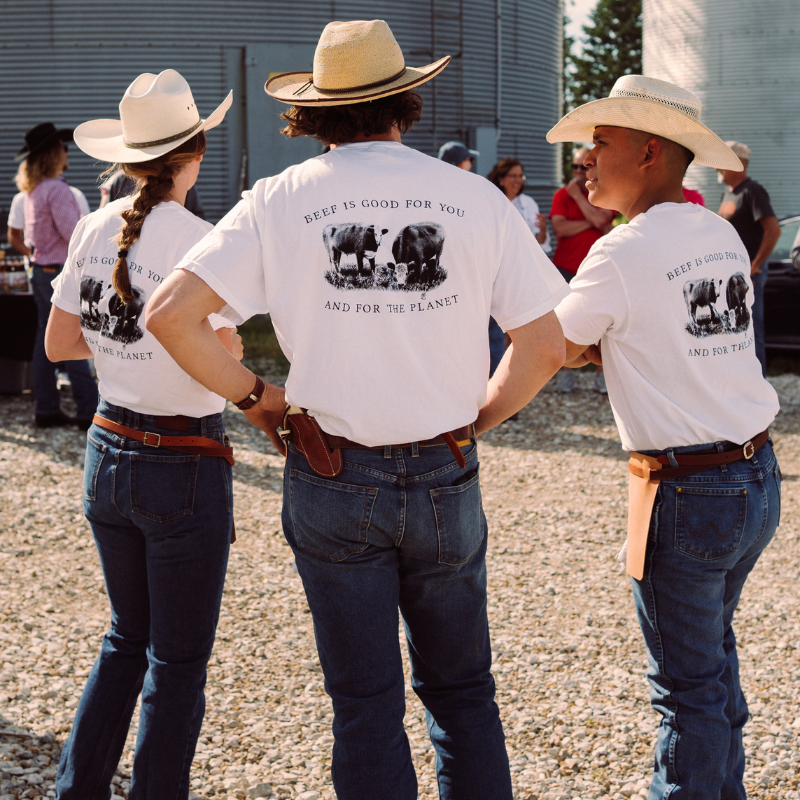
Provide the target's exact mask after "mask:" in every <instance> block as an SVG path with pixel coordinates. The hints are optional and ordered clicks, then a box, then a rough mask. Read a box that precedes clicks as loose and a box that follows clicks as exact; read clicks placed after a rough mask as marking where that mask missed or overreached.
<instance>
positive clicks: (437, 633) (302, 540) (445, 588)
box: [283, 444, 512, 800]
mask: <svg viewBox="0 0 800 800" xmlns="http://www.w3.org/2000/svg"><path fill="white" fill-rule="evenodd" d="M463 452H464V454H465V457H466V460H467V466H466V469H463V470H462V469H461V468H460V467H459V466H458V464H457V463H456V462H455V460H454V458H453V455H452V453H451V452H450V451H449V450H448V448H447V447H445V446H434V447H422V448H419V450H418V453H417V452H415V450H412V449H410V448H409V449H400V448H389V449H381V450H357V449H345V450H344V471H343V472H342V474H341V475H340V476H339V477H337V478H334V479H327V478H319V477H317V476H316V475H315V474H314V473H313V472H312V471H311V469H310V468H309V466H308V464H307V463H306V459H305V457H304V456H303V455H302V454H300V453H298V452H297V450H295V449H294V447H293V446H292V445H290V446H289V455H288V459H287V464H286V472H285V477H284V504H283V527H284V532H285V535H286V539H287V541H288V542H289V544H290V545H291V547H292V550H293V551H294V554H295V557H296V560H297V569H298V571H299V573H300V577H301V578H302V580H303V586H304V588H305V592H306V597H307V598H308V604H309V607H310V609H311V613H312V616H313V620H314V634H315V636H316V641H317V650H318V653H319V658H320V663H321V665H322V670H323V672H324V674H325V690H326V691H327V692H328V694H329V695H330V697H331V699H332V701H333V711H334V721H333V733H334V738H335V741H334V745H333V757H332V764H331V773H332V777H333V784H334V787H335V789H336V796H337V797H338V798H339V800H365V798H380V800H416V797H417V779H416V775H415V774H414V767H413V765H412V762H411V752H410V750H409V744H408V738H407V737H406V733H405V730H404V728H403V716H404V714H405V689H404V681H403V666H402V659H401V652H400V643H399V640H398V636H397V626H398V608H399V609H400V613H401V614H402V619H403V624H404V626H405V634H406V640H407V644H408V652H409V658H410V662H411V674H412V686H413V688H414V691H415V692H416V694H417V696H418V697H419V698H420V700H422V702H423V704H424V705H425V709H426V715H427V720H428V733H429V734H430V737H431V741H432V742H433V746H434V749H435V751H436V773H437V776H438V782H439V796H440V798H442V800H472V799H473V798H474V800H511V797H512V791H511V776H510V771H509V764H508V756H507V754H506V749H505V737H504V734H503V727H502V724H501V722H500V715H499V711H498V708H497V705H496V703H495V701H494V695H495V685H494V679H493V678H492V675H491V672H490V668H491V658H492V653H491V647H490V642H489V623H488V619H487V615H486V563H485V556H486V543H487V534H488V531H487V525H486V517H485V516H484V513H483V507H482V504H481V490H480V482H479V477H478V474H477V471H478V453H477V448H476V447H475V445H474V444H471V445H469V446H468V447H465V448H464V449H463ZM459 481H463V482H460V483H459Z"/></svg>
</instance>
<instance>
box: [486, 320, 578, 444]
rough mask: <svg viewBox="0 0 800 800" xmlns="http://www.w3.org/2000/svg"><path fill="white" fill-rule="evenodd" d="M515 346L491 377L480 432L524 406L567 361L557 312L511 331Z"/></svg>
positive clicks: (509, 349)
mask: <svg viewBox="0 0 800 800" xmlns="http://www.w3.org/2000/svg"><path fill="white" fill-rule="evenodd" d="M508 333H509V336H510V337H511V346H510V347H509V348H508V350H506V353H505V355H504V356H503V360H502V361H501V362H500V364H499V366H498V367H497V369H496V370H495V373H494V375H493V376H492V378H491V380H490V381H489V386H488V391H487V396H486V402H485V403H484V405H483V408H481V410H480V412H479V414H478V419H477V422H476V423H475V429H476V432H477V433H478V434H481V433H485V432H486V431H488V430H490V429H491V428H493V427H495V426H496V425H499V424H500V423H501V422H502V421H503V420H505V419H508V417H510V416H511V415H512V414H515V413H516V412H517V411H519V410H520V409H521V408H524V407H525V406H526V405H527V404H528V403H529V402H530V401H531V400H532V399H533V398H534V397H535V396H536V395H537V394H538V393H539V391H540V390H541V389H542V387H543V386H544V385H545V384H546V383H547V381H549V380H550V378H552V377H553V375H555V373H556V372H557V371H558V370H559V368H560V367H561V366H562V365H563V363H564V337H563V333H562V332H561V325H560V324H559V322H558V319H557V318H556V315H555V313H554V312H552V311H551V312H550V313H549V314H545V316H544V317H540V318H539V319H537V320H534V321H533V322H530V323H528V325H523V326H522V327H521V328H517V329H515V330H511V331H509V332H508Z"/></svg>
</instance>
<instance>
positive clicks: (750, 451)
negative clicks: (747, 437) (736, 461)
mask: <svg viewBox="0 0 800 800" xmlns="http://www.w3.org/2000/svg"><path fill="white" fill-rule="evenodd" d="M755 454H756V447H755V445H754V444H753V442H752V440H751V441H749V442H745V443H744V445H743V446H742V455H743V456H744V457H745V458H746V459H747V460H750V459H751V458H752V457H753V456H754V455H755Z"/></svg>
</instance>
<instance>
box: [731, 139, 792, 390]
mask: <svg viewBox="0 0 800 800" xmlns="http://www.w3.org/2000/svg"><path fill="white" fill-rule="evenodd" d="M725 144H727V145H728V147H730V148H731V150H733V152H734V153H736V155H737V156H738V157H739V160H740V161H741V162H742V164H743V165H744V169H743V170H742V171H741V172H734V171H733V170H729V169H718V170H717V180H718V181H719V182H720V183H724V184H726V185H727V187H728V188H727V189H726V191H725V194H723V196H722V202H721V203H720V206H719V215H720V216H721V217H723V218H724V219H727V220H728V222H730V223H731V225H733V227H734V228H736V233H738V234H739V238H740V239H741V240H742V244H744V246H745V249H746V250H747V255H748V256H749V257H750V279H751V280H752V281H753V333H754V334H755V339H756V355H757V356H758V360H759V361H760V362H761V372H762V373H763V374H764V375H766V374H767V348H766V345H765V343H764V286H765V285H766V283H767V269H768V266H769V254H770V253H771V252H772V250H773V249H774V247H775V245H776V244H777V243H778V239H780V237H781V226H780V225H779V224H778V218H777V217H776V216H775V212H774V211H773V210H772V204H771V203H770V200H769V194H768V193H767V190H766V189H765V188H764V187H763V186H762V185H761V184H760V183H756V182H755V181H754V180H753V179H752V178H751V177H749V176H748V174H747V166H748V164H749V162H750V148H749V147H748V146H747V145H746V144H742V143H741V142H725Z"/></svg>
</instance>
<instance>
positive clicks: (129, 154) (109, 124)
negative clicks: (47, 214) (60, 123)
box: [74, 92, 233, 164]
mask: <svg viewBox="0 0 800 800" xmlns="http://www.w3.org/2000/svg"><path fill="white" fill-rule="evenodd" d="M232 103H233V92H229V93H228V96H227V97H226V98H225V99H224V100H223V101H222V102H221V103H220V104H219V106H217V108H216V109H215V110H214V112H213V113H212V114H210V115H209V116H208V117H207V118H206V119H204V120H201V122H200V125H199V126H198V127H197V128H195V129H194V130H193V131H192V132H191V133H188V134H187V135H186V136H183V137H181V138H180V139H176V140H175V141H174V142H169V143H167V144H161V145H157V146H156V147H128V146H127V145H126V144H125V142H124V141H123V138H122V121H121V120H118V119H93V120H90V121H89V122H84V123H82V124H80V125H78V127H77V128H75V134H74V138H75V144H76V145H78V147H79V148H80V149H81V150H83V152H84V153H86V155H88V156H91V157H92V158H96V159H97V160H98V161H108V162H110V163H112V164H139V163H141V162H143V161H152V160H153V159H154V158H158V157H159V156H163V155H164V154H165V153H169V152H170V151H171V150H174V149H175V148H176V147H180V146H181V145H182V144H183V143H184V142H188V141H189V139H191V138H192V136H197V134H198V133H200V131H207V130H210V129H211V128H215V127H216V126H217V125H219V124H220V123H221V122H222V120H223V119H225V114H226V113H227V112H228V109H229V108H230V107H231V105H232Z"/></svg>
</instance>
